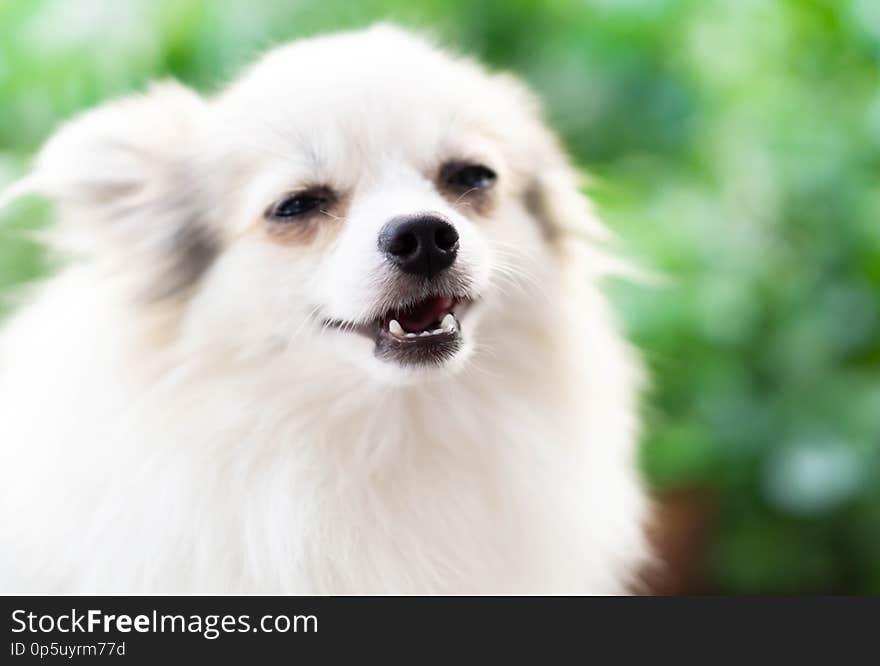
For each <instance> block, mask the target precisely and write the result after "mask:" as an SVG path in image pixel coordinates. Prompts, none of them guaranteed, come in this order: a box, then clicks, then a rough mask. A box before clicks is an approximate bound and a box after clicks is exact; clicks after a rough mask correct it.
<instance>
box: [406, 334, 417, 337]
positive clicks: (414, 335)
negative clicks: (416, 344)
mask: <svg viewBox="0 0 880 666" xmlns="http://www.w3.org/2000/svg"><path fill="white" fill-rule="evenodd" d="M406 337H408V338H415V337H417V336H416V334H415V333H407V334H406Z"/></svg>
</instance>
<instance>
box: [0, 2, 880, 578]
mask: <svg viewBox="0 0 880 666" xmlns="http://www.w3.org/2000/svg"><path fill="white" fill-rule="evenodd" d="M380 19H391V20H395V21H399V22H402V23H404V24H406V25H410V26H414V27H418V28H423V29H428V30H430V31H432V32H434V33H435V34H437V35H439V36H440V37H441V38H442V39H443V41H445V42H446V43H448V44H450V45H453V46H454V47H456V48H460V49H462V50H465V51H468V52H471V53H474V54H476V55H477V56H479V57H480V58H481V59H483V60H484V61H485V62H487V63H488V64H490V65H491V66H493V67H498V68H504V69H512V70H514V71H515V72H517V73H518V74H520V75H521V76H522V77H523V78H525V79H526V80H527V81H529V82H530V83H531V84H532V86H533V87H534V88H535V89H536V90H537V91H538V92H539V93H540V94H541V96H542V97H543V98H544V99H545V100H546V104H547V113H548V116H549V119H550V121H551V123H552V125H553V126H554V127H555V128H556V129H557V130H558V131H559V132H560V133H561V135H562V136H563V138H564V139H565V141H566V143H567V145H568V146H569V148H570V150H571V152H572V153H573V155H574V157H575V159H576V160H577V162H578V164H580V165H581V166H582V167H583V168H584V170H585V171H586V172H588V173H589V174H591V175H592V185H591V187H590V189H591V195H592V196H593V197H594V198H595V200H596V201H597V202H598V205H599V209H600V211H601V213H602V215H603V217H604V219H605V221H606V222H607V224H608V225H609V226H610V227H611V228H612V229H613V230H614V231H615V232H616V233H617V234H618V236H619V237H620V244H619V247H620V249H621V252H622V253H623V254H625V255H626V256H629V257H631V258H634V259H636V260H637V261H639V262H640V263H642V264H643V265H644V266H647V267H649V268H650V269H652V270H654V271H656V272H657V273H659V274H661V275H662V276H664V278H665V281H664V282H663V284H661V285H660V286H656V287H651V288H647V287H645V286H634V285H630V284H624V283H614V284H610V285H609V292H610V293H611V295H612V297H613V298H614V299H615V301H616V302H617V303H618V305H619V307H620V309H621V310H622V312H623V313H624V317H625V320H626V322H627V325H628V328H629V331H630V334H631V336H632V337H633V338H634V340H635V341H636V342H637V344H638V345H639V346H640V347H641V349H642V350H643V351H644V354H645V356H646V358H647V361H648V363H649V364H650V368H651V376H652V383H653V386H652V389H651V391H650V394H649V395H648V399H647V401H646V407H645V416H646V424H647V426H646V433H645V437H644V446H643V454H642V463H643V467H644V470H645V472H646V475H647V477H648V479H649V480H650V481H651V483H652V484H653V486H654V487H655V488H656V489H657V491H658V493H660V494H661V495H662V494H663V493H664V492H668V491H671V490H674V489H687V490H689V491H691V490H694V489H696V490H697V491H698V492H697V494H696V495H695V496H697V497H700V498H701V499H700V501H701V502H703V503H704V504H705V505H706V516H707V518H706V520H707V521H708V524H709V526H710V530H709V534H710V539H709V541H708V544H707V545H706V547H705V548H703V549H701V550H700V552H699V553H698V559H699V564H698V567H699V568H700V569H701V571H702V575H703V580H702V583H701V587H700V589H704V590H708V591H715V592H740V593H755V592H859V593H868V592H872V593H880V219H878V217H880V182H878V175H880V76H878V74H880V69H878V63H880V2H878V1H877V0H852V1H847V0H838V1H835V0H778V1H774V0H727V1H724V0H601V1H600V0H596V1H593V2H587V1H575V0H547V1H545V2H531V1H527V0H509V1H506V2H500V1H499V2H490V1H485V0H484V1H480V0H471V1H466V2H448V1H439V0H420V1H419V2H412V0H406V1H398V0H381V1H379V0H359V1H358V2H351V1H348V0H316V1H312V0H287V1H279V0H274V1H268V2H244V1H239V2H232V1H223V0H214V1H210V2H209V1H207V0H205V1H202V0H174V1H171V0H155V1H147V0H144V1H134V0H132V1H116V2H114V1H111V0H103V1H99V0H51V1H50V0H34V1H31V0H0V183H5V182H7V181H11V180H12V179H13V178H14V177H15V176H17V175H19V174H21V173H22V172H23V171H24V170H25V168H26V166H27V161H28V159H29V158H30V156H32V155H33V153H34V151H35V150H36V149H37V148H38V147H39V146H40V144H41V142H42V141H44V140H45V139H46V137H47V136H48V135H49V134H50V133H51V131H52V129H53V128H54V127H55V126H56V125H57V123H58V122H59V121H60V120H62V119H64V118H67V117H69V116H70V115H71V114H73V113H75V112H76V111H78V110H80V109H84V108H87V107H90V106H92V105H95V104H97V103H99V102H101V101H103V100H106V99H108V98H110V97H113V96H116V95H121V94H124V93H127V92H129V91H133V90H137V89H140V88H142V87H143V86H144V84H145V82H146V81H148V80H150V79H153V78H158V77H165V76H174V77H177V78H179V79H181V80H182V81H184V82H187V83H189V84H191V85H193V86H195V87H197V88H199V89H201V90H206V91H208V90H213V89H216V88H217V87H218V86H220V85H222V84H223V82H224V81H227V80H229V79H230V78H231V77H233V76H234V75H235V72H236V71H237V70H238V68H239V67H241V66H242V65H243V64H245V63H247V62H248V61H250V60H251V59H252V58H254V57H255V56H256V55H257V54H259V53H260V52H261V51H263V50H264V49H266V48H267V47H269V46H271V45H273V44H276V43H279V42H282V41H285V40H288V39H291V38H294V37H298V36H301V35H308V34H313V33H316V32H321V31H326V30H333V29H340V28H346V27H354V26H362V25H365V24H368V23H370V22H373V21H376V20H380ZM391 74H393V73H391ZM290 83H291V86H292V87H293V88H295V82H290ZM0 215H2V217H0V222H2V225H0V288H2V289H4V291H6V293H8V287H11V286H13V285H16V284H19V283H21V282H23V281H26V280H29V279H32V278H34V277H36V276H38V275H39V274H40V273H41V272H43V271H44V270H45V269H46V259H45V257H44V255H43V253H42V252H41V250H40V247H39V245H37V244H35V243H34V242H32V241H30V240H28V234H29V232H30V230H33V229H35V228H39V227H41V226H42V225H45V224H47V221H48V220H49V218H50V211H49V209H48V206H46V205H45V204H42V203H40V202H39V201H35V200H27V201H24V202H21V203H17V204H15V205H14V206H12V207H10V208H9V209H8V210H6V211H4V212H3V213H2V214H0Z"/></svg>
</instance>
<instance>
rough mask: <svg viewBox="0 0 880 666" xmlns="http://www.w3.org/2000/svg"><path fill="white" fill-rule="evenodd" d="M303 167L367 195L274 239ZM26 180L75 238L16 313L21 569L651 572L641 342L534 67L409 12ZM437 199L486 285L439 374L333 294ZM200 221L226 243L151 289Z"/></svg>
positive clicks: (147, 576)
mask: <svg viewBox="0 0 880 666" xmlns="http://www.w3.org/2000/svg"><path fill="white" fill-rule="evenodd" d="M450 157H467V158H470V159H479V160H481V161H487V162H489V163H491V164H492V165H493V167H494V168H495V169H496V171H497V173H498V176H499V177H498V183H497V186H496V187H497V189H498V192H496V196H497V200H496V205H495V207H494V208H493V209H492V211H491V212H490V213H488V214H486V215H480V214H479V213H478V212H477V211H475V210H473V209H472V207H470V206H468V205H467V201H466V200H463V201H461V202H455V201H450V200H447V199H446V198H444V197H443V196H442V195H441V194H440V193H439V192H438V191H437V190H436V189H435V188H434V186H433V184H432V182H431V180H430V178H429V177H428V176H427V175H426V174H427V173H429V171H430V169H432V168H433V166H434V165H435V164H436V163H437V162H438V160H442V159H446V158H450ZM306 182H308V183H323V182H330V183H332V184H333V185H334V186H335V187H338V188H339V189H340V190H344V191H347V192H350V193H351V198H350V203H349V206H348V208H347V212H346V214H345V216H344V218H345V219H341V220H337V219H333V218H330V217H328V219H327V222H326V224H327V225H331V226H332V225H336V226H335V227H332V228H334V229H335V230H336V231H335V232H334V233H335V234H336V235H334V236H332V238H329V239H327V238H324V239H323V240H322V241H321V242H312V243H303V244H299V245H298V244H295V243H293V244H279V243H276V242H273V241H272V240H270V239H269V238H267V236H266V234H265V233H262V232H261V224H262V222H261V217H262V213H263V211H264V209H265V208H266V207H267V206H268V205H269V204H271V203H272V202H273V201H275V200H277V198H278V196H279V195H280V194H282V193H284V192H285V191H288V190H289V189H290V188H291V187H294V186H296V185H297V184H299V183H306ZM25 183H26V185H27V187H24V186H20V187H19V188H18V190H17V191H16V192H15V193H16V194H20V191H21V190H24V189H30V190H32V191H34V192H38V193H42V194H45V195H47V196H49V197H50V198H52V199H53V200H55V201H56V203H57V204H58V207H59V211H60V217H61V221H60V224H59V231H58V235H57V238H56V241H57V247H58V248H59V249H60V250H61V251H63V252H65V253H66V254H67V256H68V257H69V262H68V267H67V268H65V269H64V270H63V271H62V272H61V273H60V274H59V275H57V276H56V277H54V278H52V279H50V280H49V281H47V282H46V283H45V284H43V285H41V286H40V287H39V289H38V290H37V291H36V293H35V295H34V297H33V298H32V299H31V301H30V302H29V304H28V305H27V306H26V307H24V308H22V309H21V310H20V311H19V312H18V313H17V315H16V316H14V317H13V318H12V319H11V320H10V321H9V322H8V323H7V324H6V326H5V329H4V331H3V333H2V337H0V592H3V593H39V592H49V593H54V592H63V593H305V594H323V593H515V592H519V593H621V592H624V591H626V589H627V585H628V584H629V583H630V582H631V579H632V577H633V575H634V573H635V570H636V567H637V565H638V564H639V563H640V562H641V560H642V558H643V556H644V555H645V552H646V549H645V545H644V542H643V533H642V528H643V524H642V523H643V517H644V511H645V500H644V497H643V493H642V490H641V488H640V484H639V482H638V479H637V474H636V471H635V463H634V451H635V439H636V435H637V417H636V395H635V394H636V390H637V384H638V378H639V370H638V364H637V363H636V361H635V359H634V356H633V355H632V354H631V352H630V350H629V349H628V347H627V345H626V344H625V342H624V341H623V340H622V339H621V337H620V335H619V334H618V332H617V329H616V326H615V323H614V320H613V317H612V315H611V314H610V313H609V310H608V307H607V305H606V303H605V300H604V298H603V297H602V296H601V294H600V293H599V291H598V289H597V280H598V279H599V278H600V277H601V273H602V266H603V262H604V259H603V255H602V254H601V253H600V252H599V251H597V250H596V249H595V246H596V240H597V239H598V238H600V236H601V233H602V231H601V227H600V226H599V224H598V223H597V222H596V221H595V220H594V219H593V217H592V215H591V212H590V209H589V207H588V205H587V204H586V202H585V201H584V200H583V198H582V197H581V195H580V194H579V193H578V191H577V187H576V178H575V177H574V175H573V172H572V170H571V169H570V167H569V166H568V164H567V162H566V160H565V158H564V157H563V155H562V153H561V151H560V150H559V149H558V147H557V145H556V143H555V141H554V139H553V137H552V135H550V134H549V132H547V131H546V130H545V129H544V127H543V125H542V123H541V121H540V117H539V113H538V112H537V110H536V105H535V104H534V102H533V101H532V98H531V96H530V95H529V94H528V93H527V92H526V91H525V89H524V88H523V87H522V86H521V85H519V84H518V83H517V82H516V81H515V80H513V79H512V78H510V77H507V76H504V75H491V74H488V73H486V72H485V71H483V70H482V69H480V68H479V67H478V66H476V65H475V64H473V63H471V62H469V61H465V60H462V59H457V58H452V57H450V56H448V55H446V54H444V53H441V52H440V51H438V50H436V49H435V48H434V47H433V46H431V45H430V44H428V43H426V42H425V41H423V40H422V39H420V38H417V37H414V36H412V35H410V34H408V33H406V32H404V31H401V30H399V29H397V28H393V27H388V26H377V27H374V28H371V29H368V30H365V31H359V32H354V33H346V34H339V35H331V36H328V37H322V38H317V39H312V40H306V41H301V42H297V43H294V44H292V45H289V46H285V47H282V48H279V49H277V50H275V51H273V52H271V53H270V54H268V56H267V57H265V58H264V59H263V60H262V61H261V62H259V63H258V64H257V65H256V66H255V67H253V68H252V69H251V70H249V71H248V72H246V73H245V75H244V76H243V77H242V78H241V79H240V80H239V81H238V82H236V83H235V84H233V85H231V86H230V87H229V88H228V89H227V90H226V91H224V92H223V93H222V94H220V95H217V96H215V97H213V98H209V99H204V98H201V97H199V96H197V95H196V94H195V93H193V92H191V91H188V90H186V89H185V88H183V87H181V86H179V85H177V84H163V85H161V86H157V87H154V88H152V89H151V90H150V91H149V92H148V93H146V94H144V95H141V96H136V97H132V98H128V99H125V100H122V101H120V102H116V103H111V104H108V105H105V106H103V107H101V108H99V109H97V110H94V111H92V112H89V113H87V114H85V115H84V116H82V117H80V118H79V119H76V120H74V121H73V122H72V123H70V124H68V125H67V126H65V127H63V128H61V129H60V130H59V132H58V133H57V134H56V135H55V136H54V137H53V138H52V139H51V140H50V141H49V142H48V144H47V146H46V147H45V148H44V150H43V151H42V153H41V155H40V158H39V160H38V161H37V163H36V166H35V168H34V171H33V173H32V174H31V175H29V176H28V177H27V180H26V181H25ZM423 210H435V211H440V212H442V213H443V214H444V215H446V216H447V217H448V218H449V219H450V220H452V221H453V222H454V224H455V226H456V228H457V229H458V231H459V234H460V235H461V245H462V250H461V258H460V263H461V265H462V266H464V267H465V268H466V270H467V271H468V274H469V276H470V278H471V279H472V281H473V284H474V290H475V292H476V293H478V294H479V297H480V298H479V303H478V305H477V306H476V307H475V308H474V309H473V310H472V311H471V312H469V313H468V314H467V315H466V316H465V318H464V319H463V321H462V327H463V333H464V337H465V340H466V342H467V344H466V347H465V349H463V350H462V352H460V353H459V354H458V355H457V356H456V358H454V359H452V360H451V361H450V362H449V363H447V364H446V365H445V366H444V367H442V368H431V369H422V370H418V371H414V370H403V369H401V368H399V367H397V366H394V365H392V364H390V363H388V362H383V361H380V360H378V359H376V358H374V357H373V355H372V351H371V348H372V343H371V342H370V341H368V340H367V339H365V338H361V337H359V336H357V335H354V334H352V333H349V332H345V331H339V330H332V329H327V328H323V327H322V326H320V322H319V321H317V320H316V312H317V311H318V310H320V312H321V313H322V314H323V315H325V316H332V317H335V318H340V319H345V320H348V321H363V320H366V319H368V318H370V317H372V316H375V314H376V311H377V308H378V307H379V306H378V304H379V299H380V298H381V296H382V294H381V293H379V292H381V290H382V288H383V287H382V285H383V281H382V280H383V276H384V273H383V271H384V270H385V269H384V268H383V266H382V262H381V257H380V256H379V254H378V252H377V251H376V247H375V245H376V240H375V239H376V234H377V231H378V229H379V227H380V226H381V224H382V223H384V221H386V220H387V219H388V218H389V217H392V216H394V215H398V214H402V213H412V212H417V211H423ZM538 218H541V219H538ZM193 219H198V220H199V221H200V223H201V224H206V225H208V226H209V227H210V230H211V233H212V234H213V237H215V238H217V239H218V244H219V247H220V251H219V254H218V256H217V257H216V258H215V259H214V261H213V262H212V263H211V265H210V267H209V268H208V270H207V271H206V272H205V273H204V274H203V275H200V276H199V278H198V280H196V281H194V283H193V284H191V285H188V286H187V287H186V288H184V289H179V288H178V289H176V290H172V291H170V292H167V293H166V292H164V291H162V289H159V291H158V292H155V293H159V294H160V295H159V296H152V297H151V296H150V295H149V294H151V293H154V292H152V291H151V288H152V287H153V286H155V285H160V284H164V282H165V281H166V280H167V279H169V275H170V276H171V278H174V274H173V272H174V271H175V270H177V268H175V263H174V261H173V259H172V258H171V256H172V255H173V254H174V245H175V243H176V242H177V241H178V239H180V238H181V235H180V229H181V228H185V225H188V224H192V220H193ZM328 228H330V227H328ZM172 282H173V279H172ZM178 286H179V285H178Z"/></svg>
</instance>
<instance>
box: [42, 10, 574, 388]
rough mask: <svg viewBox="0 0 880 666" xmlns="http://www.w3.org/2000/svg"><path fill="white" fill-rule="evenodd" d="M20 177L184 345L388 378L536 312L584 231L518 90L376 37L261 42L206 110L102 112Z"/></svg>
mask: <svg viewBox="0 0 880 666" xmlns="http://www.w3.org/2000/svg"><path fill="white" fill-rule="evenodd" d="M73 174H77V175H73ZM36 181H37V182H40V183H41V184H42V185H43V187H44V189H46V190H48V191H50V192H51V193H53V194H54V195H55V196H57V197H58V198H60V199H61V200H62V201H64V202H65V203H66V204H68V208H69V209H70V210H71V211H72V213H71V215H70V217H71V218H73V219H75V220H79V221H80V224H79V225H78V226H80V227H83V226H86V227H88V228H89V229H91V230H92V233H91V236H90V239H89V240H88V241H87V244H88V246H89V247H90V248H94V246H95V245H96V243H95V241H94V237H95V236H99V237H101V239H102V240H101V241H100V242H99V243H97V245H100V246H101V247H102V248H103V251H104V252H105V253H106V254H107V256H113V257H115V258H116V259H115V266H116V268H117V270H119V271H121V272H122V273H126V272H128V273H135V274H137V275H138V279H137V280H136V282H137V283H138V284H139V285H140V286H139V290H140V293H141V294H144V295H146V298H147V300H148V301H158V302H164V303H176V304H178V305H177V307H178V309H179V319H180V328H181V336H183V337H185V338H187V339H190V340H192V341H194V342H195V343H196V344H197V345H198V347H199V348H202V349H205V348H210V347H212V346H213V347H215V348H217V349H221V350H224V352H223V353H232V354H245V355H248V356H260V357H263V358H266V359H278V358H279V357H287V356H288V355H290V354H293V355H294V356H299V357H303V356H313V355H316V356H321V357H322V358H327V357H329V358H334V359H338V360H339V361H340V362H342V363H345V364H349V365H350V364H351V363H354V364H355V365H357V366H358V367H360V368H363V369H364V370H365V371H366V372H368V373H369V374H370V375H372V376H375V377H379V378H382V379H384V380H391V381H400V380H407V379H412V378H423V377H426V376H437V375H443V374H446V373H448V372H454V371H456V370H459V369H461V368H462V367H464V366H465V364H466V362H467V361H468V359H469V358H471V357H472V355H473V354H474V351H475V350H476V349H477V348H478V347H479V346H481V345H486V344H488V343H485V342H484V343H481V342H480V340H481V335H482V336H484V338H485V340H492V339H498V337H499V336H508V337H509V336H515V335H517V331H518V329H519V328H521V323H522V321H523V320H524V318H532V319H538V320H540V318H541V317H542V316H544V315H545V311H546V308H545V305H546V298H547V297H546V293H547V289H546V287H547V285H550V284H552V282H553V280H554V279H556V278H555V276H556V275H557V273H558V270H559V266H558V265H559V263H560V261H561V260H562V257H561V252H560V244H559V243H560V241H559V239H560V238H561V237H562V236H564V235H565V233H566V231H567V230H568V228H569V227H581V225H583V224H584V223H585V222H586V221H587V220H588V219H589V212H588V210H587V209H586V206H585V202H584V201H583V200H582V198H581V197H580V195H579V194H578V192H577V189H576V187H575V184H574V178H573V177H572V174H571V170H570V169H569V167H568V166H567V164H566V161H565V159H564V158H563V156H562V155H561V153H560V151H559V150H558V148H557V146H556V143H555V141H554V140H553V137H552V136H551V135H550V134H549V133H548V132H547V131H546V130H545V129H544V128H543V126H542V124H541V122H540V120H539V119H538V117H537V113H536V111H535V105H534V103H533V102H532V98H531V97H530V95H529V94H528V93H527V92H526V91H525V90H524V89H523V88H522V87H521V86H520V85H519V84H517V83H516V82H515V81H513V80H512V79H510V78H508V77H505V76H497V75H490V74H488V73H486V72H485V71H484V70H482V69H480V68H478V67H477V66H475V65H474V64H472V63H470V62H468V61H463V60H458V59H454V58H450V57H449V56H447V55H445V54H442V53H440V52H438V51H437V50H435V49H434V48H432V47H431V46H430V45H428V44H427V43H426V42H424V41H422V40H420V39H417V38H415V37H413V36H412V35H409V34H408V33H405V32H403V31H400V30H398V29H395V28H389V27H385V26H380V27H375V28H372V29H369V30H366V31H361V32H356V33H348V34H341V35H336V36H331V37H324V38H319V39H314V40H307V41H303V42H298V43H295V44H293V45H291V46H287V47H283V48H281V49H279V50H276V51H274V52H272V53H270V54H269V55H268V56H267V57H266V58H264V59H263V60H262V61H261V62H259V63H258V64H257V65H256V66H254V67H253V68H252V69H251V70H250V71H248V72H246V73H245V75H244V76H243V77H242V78H241V79H240V80H239V81H238V82H237V83H235V84H233V85H232V86H231V87H230V88H229V89H228V90H226V91H225V92H224V93H222V94H221V95H219V96H218V97H216V98H215V99H211V100H203V99H202V98H200V97H198V96H196V95H195V94H193V93H191V92H190V91H188V90H186V89H183V88H181V87H179V86H176V85H170V86H169V85H166V86H164V87H160V88H155V89H154V90H152V91H151V92H150V93H149V94H147V95H146V96H144V97H140V98H135V99H130V100H124V101H123V102H121V103H116V104H112V105H109V106H107V107H103V108H101V109H98V110H97V111H95V112H92V113H91V114H88V115H86V116H85V117H83V118H81V119H80V120H78V121H75V122H74V123H73V124H71V125H70V126H68V127H67V128H65V129H63V130H62V131H61V132H60V133H59V134H58V135H57V136H56V137H55V138H54V139H53V140H52V141H50V143H49V144H48V146H47V147H46V149H45V150H44V152H43V154H42V157H41V160H40V162H39V164H38V169H37V173H36ZM95 231H97V233H95ZM523 344H524V345H525V342H524V343H523ZM522 351H523V353H528V350H527V349H523V350H522Z"/></svg>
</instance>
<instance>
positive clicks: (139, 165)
mask: <svg viewBox="0 0 880 666" xmlns="http://www.w3.org/2000/svg"><path fill="white" fill-rule="evenodd" d="M205 115H206V103H205V102H204V101H203V100H202V99H201V98H200V97H199V96H198V95H197V94H196V93H194V92H192V91H191V90H189V89H187V88H185V87H183V86H181V85H179V84H177V83H173V82H165V83H161V84H156V85H154V86H153V87H151V88H150V89H149V90H148V91H147V92H146V93H144V94H141V95H135V96H131V97H127V98H124V99H122V100H119V101H115V102H111V103H108V104H106V105H104V106H101V107H99V108H97V109H95V110H92V111H89V112H86V113H85V114H83V115H82V116H80V117H79V118H76V119H74V120H73V121H71V122H69V123H68V124H66V125H64V126H63V127H62V128H61V129H59V130H58V132H57V133H56V134H55V135H54V136H52V137H51V138H50V139H49V141H48V142H47V143H46V145H45V147H44V148H43V149H42V151H41V152H40V154H39V157H38V158H37V161H36V165H35V169H34V171H33V173H32V174H31V175H30V176H28V177H27V178H26V179H25V182H26V183H27V185H28V188H27V189H29V190H32V191H34V192H37V193H40V194H44V195H46V196H48V197H50V198H52V199H53V200H55V201H56V202H57V203H58V204H59V206H60V209H61V218H62V223H61V227H60V230H59V231H60V235H59V239H60V242H61V243H62V244H63V246H64V248H65V249H66V250H73V251H74V252H77V253H82V252H86V253H96V252H102V253H104V254H103V255H102V258H109V259H110V260H111V261H113V262H114V263H115V264H116V265H117V266H118V267H122V268H124V269H125V270H126V271H128V272H131V270H132V269H136V270H137V271H138V272H139V273H140V276H139V285H138V288H139V289H140V290H141V295H142V296H147V297H149V298H163V297H166V296H169V295H172V294H177V293H180V292H181V291H182V290H185V289H186V288H188V287H189V286H191V285H192V284H193V283H194V282H195V281H196V280H197V278H198V277H199V276H200V275H201V274H202V273H203V272H204V270H205V269H206V268H207V266H208V265H209V264H210V262H211V260H212V258H213V256H214V254H215V251H216V241H215V238H214V236H213V234H212V232H211V229H210V227H209V226H208V225H207V223H206V222H205V219H204V215H203V212H202V211H203V202H204V201H205V200H206V199H205V197H204V196H203V191H204V189H205V187H206V185H205V183H204V182H203V180H202V179H201V178H200V176H199V174H200V173H201V170H200V169H199V165H198V156H199V152H200V151H199V135H200V134H201V132H202V131H203V128H204V120H205Z"/></svg>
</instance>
